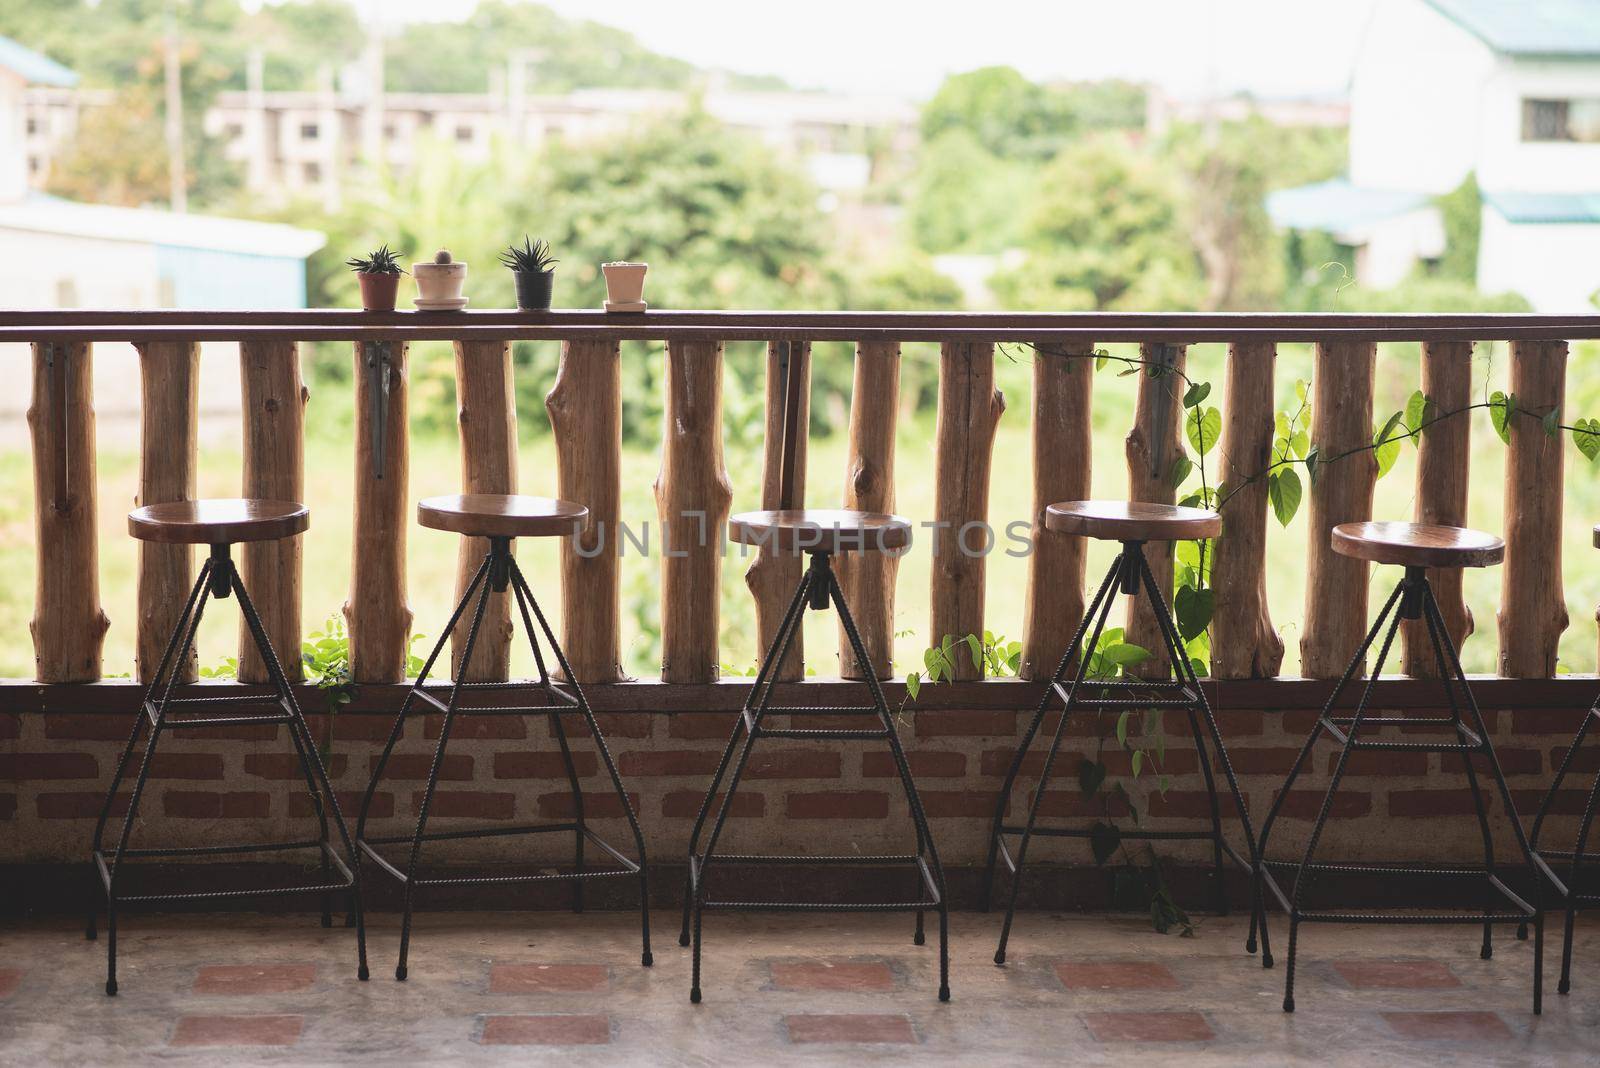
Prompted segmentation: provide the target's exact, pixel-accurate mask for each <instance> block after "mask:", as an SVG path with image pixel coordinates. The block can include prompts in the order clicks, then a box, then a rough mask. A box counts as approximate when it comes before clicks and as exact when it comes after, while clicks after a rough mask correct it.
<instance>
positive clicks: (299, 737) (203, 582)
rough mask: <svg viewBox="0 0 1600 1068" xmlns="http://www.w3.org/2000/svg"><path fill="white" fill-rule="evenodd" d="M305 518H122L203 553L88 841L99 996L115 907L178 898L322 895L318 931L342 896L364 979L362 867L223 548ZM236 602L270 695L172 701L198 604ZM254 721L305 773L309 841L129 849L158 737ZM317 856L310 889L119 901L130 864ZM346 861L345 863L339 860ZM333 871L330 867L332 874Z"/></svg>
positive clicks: (214, 513)
mask: <svg viewBox="0 0 1600 1068" xmlns="http://www.w3.org/2000/svg"><path fill="white" fill-rule="evenodd" d="M310 523H311V515H310V513H309V512H308V511H307V510H306V507H305V505H303V504H295V503H289V502H285V501H263V500H203V501H173V502H171V503H167V504H153V505H148V506H146V507H144V508H136V509H134V510H133V511H132V512H130V513H128V530H129V533H131V534H132V535H133V536H134V537H135V538H138V539H140V540H141V541H153V542H162V543H165V544H177V545H210V546H211V555H210V556H209V557H208V558H207V559H206V562H205V564H204V565H203V566H202V567H201V568H200V576H199V578H197V579H196V580H195V584H194V589H193V590H191V591H190V593H189V600H188V602H187V603H186V604H185V605H184V608H183V613H182V615H181V616H180V617H179V619H178V625H177V627H176V628H175V629H174V630H173V632H172V637H171V639H169V640H168V642H167V648H166V651H165V652H164V653H163V654H162V656H161V662H160V663H159V664H158V665H157V667H156V671H155V675H154V676H153V677H152V678H151V680H150V685H149V687H148V688H147V689H146V691H145V696H144V700H143V701H142V702H141V703H140V706H139V712H138V713H137V714H136V715H135V717H134V724H133V733H132V734H131V735H129V737H128V744H127V746H126V747H124V749H123V751H122V757H121V759H120V760H118V761H117V770H116V773H115V774H114V775H113V776H112V778H111V788H110V789H109V790H107V791H106V800H105V804H104V805H103V806H102V807H101V809H100V818H99V819H98V820H96V821H95V826H94V840H93V844H92V846H91V847H90V855H91V857H92V859H93V863H94V867H95V872H96V874H97V877H98V881H99V883H100V885H101V888H102V889H103V890H104V892H105V896H106V993H107V994H115V993H116V992H117V907H118V905H121V904H131V903H136V902H137V903H150V904H161V905H165V904H170V903H173V902H178V901H198V900H219V899H225V898H240V897H267V896H279V895H286V894H320V895H321V896H322V925H323V926H324V927H331V926H332V924H333V917H332V913H331V902H330V895H331V894H333V893H335V892H347V893H348V894H349V895H350V918H351V920H352V921H353V923H354V925H355V928H356V952H357V956H358V961H359V964H358V971H357V974H358V975H359V976H360V977H361V978H362V979H365V978H367V941H366V928H365V925H364V924H363V921H362V915H361V881H360V869H359V866H358V865H357V863H356V857H355V850H354V847H353V844H352V842H351V839H350V835H349V833H348V831H347V830H346V829H345V823H344V817H343V816H341V815H340V813H339V801H338V799H337V798H336V797H335V796H334V793H333V788H332V787H331V786H329V785H328V775H327V772H326V771H325V770H324V769H323V766H322V758H321V757H320V756H319V755H318V754H317V746H316V743H315V742H314V741H313V740H312V738H311V732H310V731H309V730H308V729H307V728H306V721H305V717H304V716H302V715H301V713H300V706H299V705H298V704H296V703H295V699H294V691H293V690H292V689H290V687H289V682H288V680H287V678H285V676H284V673H283V667H282V665H281V664H280V663H279V662H278V657H277V655H276V654H275V653H274V652H273V650H272V643H271V642H270V641H269V640H268V639H267V634H266V630H265V629H264V628H263V627H262V625H261V617H260V616H259V615H257V614H256V609H255V605H254V604H252V603H251V601H250V595H249V593H247V592H246V591H245V588H244V583H243V582H241V581H240V579H239V571H238V569H237V568H236V567H235V566H234V563H233V559H232V556H231V555H230V552H229V549H230V547H231V546H232V544H233V543H234V542H241V541H273V540H277V539H280V538H292V537H294V536H295V535H296V534H300V533H302V532H304V531H305V529H306V528H307V527H308V526H310ZM230 595H231V596H235V597H237V598H238V601H239V610H240V612H241V613H242V614H243V616H244V620H245V625H246V627H247V628H248V630H249V631H250V637H251V640H252V641H254V642H255V646H256V649H257V650H258V651H259V652H260V654H261V662H262V663H263V664H264V665H265V666H266V670H267V678H268V680H269V684H270V686H271V688H272V692H271V693H270V694H262V695H254V694H247V695H243V696H228V697H174V696H173V691H174V688H175V683H176V682H177V679H178V677H179V676H180V675H182V674H183V671H182V665H183V664H184V663H186V662H187V661H188V659H189V651H190V650H191V649H192V648H193V647H194V636H195V633H196V631H198V630H199V629H200V618H201V616H202V615H203V614H204V613H205V608H206V604H207V602H208V601H210V600H212V599H216V600H224V599H226V598H227V597H229V596H230ZM146 723H148V724H149V725H150V739H149V741H148V742H146V743H145V747H144V757H143V759H142V760H141V761H140V764H139V771H138V774H137V775H136V776H135V778H134V784H133V792H132V794H131V795H130V796H129V798H128V812H127V815H126V816H124V817H123V820H122V833H121V834H120V835H119V836H118V839H117V844H116V846H115V847H114V848H113V849H111V850H110V851H109V852H108V851H107V850H105V848H104V844H103V843H104V837H105V829H106V823H107V822H108V821H109V819H110V817H111V809H112V806H113V805H114V804H115V802H116V798H117V790H118V789H119V788H120V787H121V785H122V780H123V777H124V776H125V775H126V773H127V770H128V761H129V760H130V759H131V758H132V756H133V751H134V747H135V746H136V745H137V744H138V742H139V736H140V734H142V733H143V731H144V728H145V724H146ZM255 724H274V725H276V724H285V725H287V727H288V730H289V740H290V741H291V742H292V743H293V744H294V748H295V753H296V754H297V755H298V756H299V758H300V768H301V771H302V772H303V773H304V774H305V780H306V789H307V790H308V791H309V792H310V794H311V805H312V810H313V812H314V813H315V814H316V818H317V827H318V833H317V837H316V838H310V839H302V840H296V841H289V842H260V843H249V844H245V845H206V846H188V847H140V848H136V849H129V848H128V841H129V839H130V838H131V837H132V833H133V826H134V821H135V820H136V819H137V818H138V816H139V802H140V800H141V799H142V797H143V796H144V788H145V783H146V781H147V779H148V777H149V775H150V767H151V764H152V762H153V761H154V759H155V755H156V748H157V746H158V745H159V743H160V740H161V736H162V735H163V734H164V733H166V732H167V731H174V730H184V729H193V728H206V727H234V726H245V725H255ZM330 816H331V817H332V819H333V824H334V827H335V828H336V829H337V830H338V833H339V840H340V844H341V846H342V847H343V855H341V853H340V851H339V850H336V849H335V848H334V847H333V844H332V843H331V841H330V840H329V837H328V820H329V817H330ZM302 850H303V851H310V850H315V851H316V852H317V854H318V861H319V866H320V874H319V877H318V878H317V879H316V881H314V882H312V883H310V884H309V885H288V886H283V885H276V886H246V887H240V888H238V889H229V890H205V891H184V892H162V893H154V892H152V893H140V894H127V893H124V892H122V891H121V888H120V884H121V882H122V881H123V879H124V878H125V877H126V872H127V871H128V870H129V869H134V870H137V869H138V868H139V867H141V865H137V864H128V863H127V862H128V861H130V860H141V859H146V858H155V857H169V858H184V859H200V858H206V857H219V856H236V855H239V854H246V853H286V852H294V851H302ZM347 857H348V858H349V863H348V864H346V858H347ZM331 869H337V875H335V874H334V873H333V871H332V870H331ZM95 921H96V915H95V910H93V909H92V908H91V910H90V913H89V922H88V927H87V929H86V932H85V933H86V934H87V936H88V937H89V938H91V939H93V938H94V937H95V936H96V929H95Z"/></svg>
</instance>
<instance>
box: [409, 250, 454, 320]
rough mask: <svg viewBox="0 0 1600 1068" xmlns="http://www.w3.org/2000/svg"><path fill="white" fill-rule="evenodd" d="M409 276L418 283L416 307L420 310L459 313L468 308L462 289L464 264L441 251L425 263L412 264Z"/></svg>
mask: <svg viewBox="0 0 1600 1068" xmlns="http://www.w3.org/2000/svg"><path fill="white" fill-rule="evenodd" d="M411 277H413V278H415V279H416V280H417V301H416V303H417V308H418V309H419V310H421V311H459V310H460V309H462V308H465V307H466V306H467V298H466V297H463V296H462V295H461V286H462V284H463V283H464V282H466V280H467V265H466V264H465V263H462V262H461V261H460V260H458V259H456V258H455V257H453V256H451V255H450V250H449V249H447V248H442V249H440V250H439V251H438V252H435V253H434V254H433V259H432V260H431V261H430V262H428V263H413V264H412V265H411Z"/></svg>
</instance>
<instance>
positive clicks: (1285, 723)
mask: <svg viewBox="0 0 1600 1068" xmlns="http://www.w3.org/2000/svg"><path fill="white" fill-rule="evenodd" d="M1321 716H1322V713H1321V711H1320V710H1318V709H1315V708H1295V709H1289V710H1287V711H1284V712H1279V713H1278V729H1279V730H1280V731H1282V732H1283V733H1284V734H1286V735H1288V736H1289V737H1290V738H1292V739H1294V740H1296V741H1304V740H1305V738H1306V737H1307V736H1308V735H1309V734H1310V733H1311V728H1313V727H1315V726H1316V725H1317V720H1318V719H1319V718H1321ZM1226 737H1227V736H1226V735H1224V738H1226Z"/></svg>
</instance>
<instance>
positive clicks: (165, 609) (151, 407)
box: [134, 341, 200, 682]
mask: <svg viewBox="0 0 1600 1068" xmlns="http://www.w3.org/2000/svg"><path fill="white" fill-rule="evenodd" d="M135 348H137V349H138V352H139V381H140V386H141V398H142V401H141V407H140V412H139V495H138V497H137V498H136V503H137V504H139V505H140V506H141V507H142V506H144V505H147V504H164V503H167V502H169V501H186V500H193V499H194V495H195V458H196V427H195V423H196V420H197V418H198V415H199V411H198V409H199V392H198V391H199V384H200V345H199V343H198V342H194V341H147V342H142V343H140V344H138V345H136V346H135ZM192 585H194V547H193V546H190V545H161V544H157V543H156V542H150V541H141V542H140V543H139V579H138V583H137V586H136V589H137V593H136V594H135V599H136V601H137V604H138V606H137V616H136V618H137V624H136V626H135V635H134V662H135V664H136V673H137V676H138V679H139V681H140V682H149V681H151V679H152V678H154V676H155V673H156V668H157V667H159V666H160V664H161V654H162V653H164V652H166V649H167V643H168V642H169V641H170V640H171V638H172V632H173V630H175V629H176V628H177V626H178V621H179V619H180V617H182V615H183V606H184V603H185V602H186V601H187V600H188V597H189V587H190V586H192ZM198 659H199V658H198V655H197V654H196V652H195V650H194V649H193V648H192V647H191V648H190V650H189V657H188V659H187V660H186V661H185V662H184V663H182V664H179V665H178V677H179V680H180V681H182V682H193V681H194V679H195V678H196V676H197V674H198V672H197V671H196V664H197V661H198Z"/></svg>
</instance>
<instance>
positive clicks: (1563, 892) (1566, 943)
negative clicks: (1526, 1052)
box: [1517, 702, 1600, 994]
mask: <svg viewBox="0 0 1600 1068" xmlns="http://www.w3.org/2000/svg"><path fill="white" fill-rule="evenodd" d="M1596 719H1600V702H1596V703H1595V704H1594V705H1592V706H1590V708H1589V711H1588V712H1585V713H1584V716H1583V722H1582V723H1580V724H1579V725H1578V733H1577V734H1576V735H1574V736H1573V739H1572V742H1571V744H1569V745H1568V746H1567V753H1566V755H1565V756H1564V757H1562V758H1561V766H1560V767H1559V768H1558V769H1556V774H1555V778H1554V779H1552V780H1551V781H1550V789H1549V790H1547V791H1546V792H1545V795H1544V797H1543V799H1541V800H1540V802H1539V811H1538V813H1537V814H1535V816H1534V817H1533V831H1532V833H1530V834H1529V835H1528V845H1529V848H1530V849H1531V850H1532V851H1533V858H1534V860H1535V861H1536V862H1537V864H1538V868H1539V873H1540V875H1541V876H1542V877H1543V878H1544V879H1545V880H1546V881H1548V882H1549V883H1550V885H1552V886H1554V887H1555V890H1556V893H1557V895H1559V896H1560V898H1561V901H1562V904H1563V909H1562V911H1563V913H1564V914H1565V915H1564V920H1565V923H1564V924H1563V927H1562V934H1561V979H1560V981H1559V982H1558V983H1557V984H1556V993H1558V994H1566V993H1568V992H1570V991H1571V990H1572V935H1573V927H1574V925H1575V924H1576V923H1577V919H1578V910H1579V909H1581V908H1584V907H1585V906H1590V905H1600V894H1597V893H1592V892H1591V893H1581V892H1580V891H1579V890H1578V887H1579V885H1581V883H1582V877H1583V866H1584V865H1585V864H1594V863H1596V862H1600V853H1591V852H1588V851H1587V849H1588V845H1589V832H1590V830H1591V829H1592V828H1593V827H1594V817H1595V809H1596V803H1597V801H1600V774H1596V775H1595V778H1594V782H1593V783H1591V784H1590V786H1589V796H1588V798H1587V799H1586V800H1585V801H1584V805H1583V816H1582V818H1581V819H1580V820H1579V822H1578V837H1577V840H1576V841H1575V842H1574V843H1573V847H1572V849H1570V850H1554V849H1540V848H1539V835H1540V833H1541V832H1542V831H1543V830H1544V821H1545V818H1546V817H1547V816H1549V815H1550V809H1551V807H1552V806H1553V805H1554V804H1555V800H1556V797H1557V796H1558V794H1559V793H1560V790H1561V784H1562V782H1563V781H1565V779H1566V777H1567V773H1568V772H1570V771H1571V770H1572V762H1573V759H1574V758H1575V757H1576V756H1577V754H1578V750H1579V749H1580V748H1582V746H1583V742H1584V739H1585V738H1586V737H1588V734H1589V729H1590V727H1592V726H1593V725H1594V721H1595V720H1596ZM1552 861H1556V862H1560V861H1566V862H1568V867H1567V874H1566V877H1565V878H1562V877H1561V876H1560V875H1558V874H1556V872H1555V870H1554V866H1553V865H1552V864H1551V862H1552ZM1517 934H1518V936H1519V937H1526V936H1527V929H1526V927H1523V928H1519V929H1518V931H1517Z"/></svg>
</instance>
